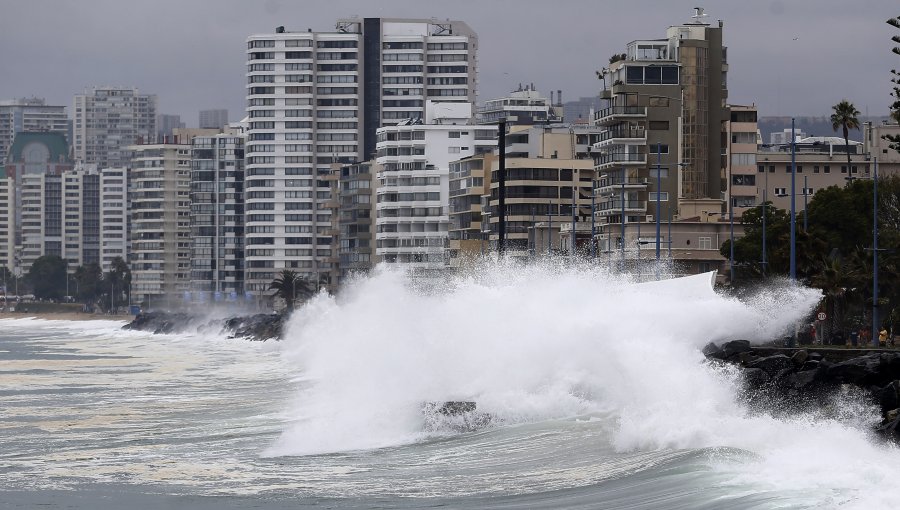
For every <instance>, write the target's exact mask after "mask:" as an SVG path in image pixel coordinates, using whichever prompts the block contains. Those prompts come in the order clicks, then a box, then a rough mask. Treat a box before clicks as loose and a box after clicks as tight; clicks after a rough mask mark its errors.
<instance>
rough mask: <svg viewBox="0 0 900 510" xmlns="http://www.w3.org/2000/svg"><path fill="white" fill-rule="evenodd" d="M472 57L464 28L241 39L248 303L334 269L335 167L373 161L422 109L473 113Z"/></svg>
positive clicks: (280, 33) (423, 26) (396, 26)
mask: <svg viewBox="0 0 900 510" xmlns="http://www.w3.org/2000/svg"><path fill="white" fill-rule="evenodd" d="M476 48H477V38H476V36H475V33H474V32H473V31H472V30H471V29H470V28H469V27H468V26H467V25H466V24H465V23H462V22H459V21H445V22H438V21H433V20H404V19H386V18H385V19H382V18H365V19H348V20H339V21H338V22H337V25H336V28H335V30H334V31H333V32H311V31H310V32H288V31H285V30H284V28H283V27H279V28H278V29H277V30H276V32H275V33H274V34H263V35H253V36H250V37H249V38H248V39H247V104H248V107H247V116H248V121H249V126H248V131H247V159H246V166H247V171H246V197H247V198H246V207H247V215H246V221H247V223H246V260H247V269H246V275H245V276H246V289H247V290H248V291H251V292H253V293H256V294H260V293H263V292H265V291H266V290H267V288H268V285H269V283H271V281H272V279H273V278H274V277H275V275H276V273H277V272H278V271H280V270H281V269H284V268H292V269H295V270H297V271H298V272H300V273H302V274H304V275H306V276H308V277H310V278H318V277H319V276H320V275H322V274H331V273H332V271H335V270H336V269H337V267H338V262H337V261H338V259H337V254H336V253H332V250H331V241H332V239H331V236H329V235H327V234H326V232H328V231H330V230H331V229H332V228H333V224H332V218H331V211H332V210H333V209H332V208H331V207H330V204H331V200H332V197H331V188H330V186H331V182H330V178H329V177H327V176H330V175H332V165H333V164H350V163H354V162H361V161H365V160H368V159H370V157H372V156H374V153H375V145H376V138H375V137H376V134H375V131H376V129H378V128H379V127H381V126H383V125H391V124H396V123H398V122H400V121H402V120H405V119H410V118H420V119H421V118H424V117H425V101H426V100H427V99H435V100H440V101H445V102H446V101H454V102H474V100H475V72H476V60H475V52H476ZM257 192H259V193H260V195H259V197H260V198H256V194H255V193H257ZM270 195H271V196H270ZM263 197H264V198H263Z"/></svg>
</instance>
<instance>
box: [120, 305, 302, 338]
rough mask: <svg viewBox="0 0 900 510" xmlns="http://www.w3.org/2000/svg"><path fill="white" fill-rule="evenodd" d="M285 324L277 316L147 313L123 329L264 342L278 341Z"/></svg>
mask: <svg viewBox="0 0 900 510" xmlns="http://www.w3.org/2000/svg"><path fill="white" fill-rule="evenodd" d="M284 322H285V315H283V314H276V313H268V314H267V313H259V314H255V315H248V316H236V317H229V318H224V319H210V320H204V319H200V318H198V317H195V316H193V315H190V314H186V313H170V312H147V313H142V314H139V315H137V316H136V317H135V318H134V320H132V321H131V322H130V323H128V324H126V325H125V326H123V327H122V329H128V330H133V331H149V332H151V333H155V334H171V333H193V332H212V333H217V334H224V335H226V336H228V337H229V338H246V339H248V340H257V341H264V340H272V339H275V340H279V339H280V338H281V334H282V331H283V328H284Z"/></svg>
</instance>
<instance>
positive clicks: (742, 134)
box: [724, 105, 760, 218]
mask: <svg viewBox="0 0 900 510" xmlns="http://www.w3.org/2000/svg"><path fill="white" fill-rule="evenodd" d="M724 132H725V176H724V177H725V182H726V192H725V193H726V198H727V204H728V205H727V206H726V212H729V213H733V214H734V217H735V218H740V216H741V215H742V214H743V213H744V211H746V210H747V209H748V208H750V207H754V206H756V205H757V203H758V201H757V186H756V173H757V172H756V153H757V150H758V147H759V145H760V140H759V129H758V126H757V112H756V105H751V106H740V105H729V112H728V119H727V120H726V121H725V123H724Z"/></svg>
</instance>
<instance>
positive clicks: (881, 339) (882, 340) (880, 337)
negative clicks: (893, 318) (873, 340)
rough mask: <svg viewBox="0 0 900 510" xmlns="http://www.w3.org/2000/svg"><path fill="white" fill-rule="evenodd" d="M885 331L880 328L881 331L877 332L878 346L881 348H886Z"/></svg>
mask: <svg viewBox="0 0 900 510" xmlns="http://www.w3.org/2000/svg"><path fill="white" fill-rule="evenodd" d="M887 335H888V333H887V330H886V329H884V328H882V329H881V331H879V332H878V345H880V346H882V347H887V338H888V337H887Z"/></svg>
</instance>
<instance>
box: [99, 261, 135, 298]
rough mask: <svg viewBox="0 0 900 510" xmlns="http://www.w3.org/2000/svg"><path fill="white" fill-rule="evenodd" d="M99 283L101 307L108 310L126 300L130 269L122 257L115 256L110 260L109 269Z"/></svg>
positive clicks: (129, 282) (128, 292) (129, 285)
mask: <svg viewBox="0 0 900 510" xmlns="http://www.w3.org/2000/svg"><path fill="white" fill-rule="evenodd" d="M100 285H101V288H102V289H103V290H102V295H101V296H100V297H101V301H100V306H101V308H103V309H105V310H110V309H112V308H118V307H120V306H122V304H123V303H126V302H128V295H129V294H130V293H131V269H130V268H129V267H128V264H126V263H125V261H124V260H122V257H116V258H114V259H113V260H112V262H110V265H109V271H107V272H106V273H105V274H104V275H103V281H102V282H100Z"/></svg>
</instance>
